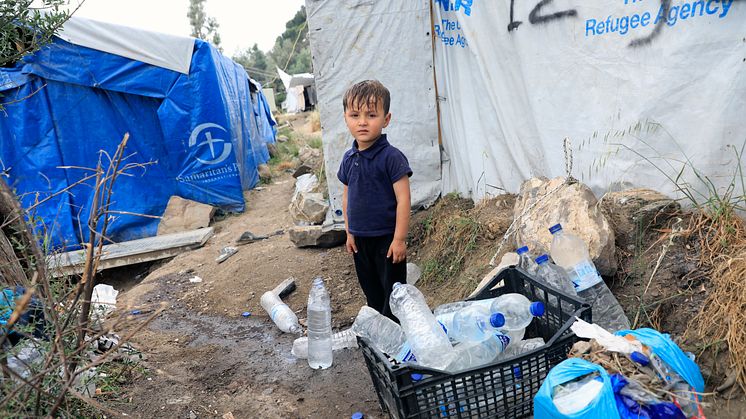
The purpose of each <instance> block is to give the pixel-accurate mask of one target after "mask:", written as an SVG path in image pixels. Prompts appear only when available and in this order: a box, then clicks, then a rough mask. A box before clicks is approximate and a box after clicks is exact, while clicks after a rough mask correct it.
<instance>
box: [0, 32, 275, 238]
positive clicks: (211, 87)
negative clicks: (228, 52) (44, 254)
mask: <svg viewBox="0 0 746 419" xmlns="http://www.w3.org/2000/svg"><path fill="white" fill-rule="evenodd" d="M0 93H1V94H2V97H1V98H0V101H1V102H0V103H3V104H5V110H4V114H2V115H0V160H1V163H2V170H3V174H4V175H6V176H8V177H9V179H8V183H9V184H10V185H11V186H12V187H14V188H15V189H16V191H17V193H18V194H19V196H20V198H21V202H22V205H23V206H24V207H29V206H30V205H32V204H33V202H34V201H35V200H36V199H37V198H38V199H44V198H46V197H49V196H51V195H52V194H54V193H56V192H59V191H61V190H63V189H64V188H66V187H69V186H71V185H73V184H75V183H76V182H77V181H79V180H80V179H82V178H83V176H84V175H85V174H86V173H87V172H86V171H84V170H80V169H74V168H70V167H73V166H75V167H88V168H92V167H95V165H96V162H97V161H98V159H99V151H100V150H103V151H106V152H108V153H109V154H113V152H114V150H115V149H116V146H117V145H118V144H119V142H120V141H121V139H122V137H123V135H124V134H125V133H126V132H129V133H130V140H129V143H128V146H127V150H126V151H127V152H126V154H131V156H130V157H129V158H128V159H127V162H128V163H138V162H139V163H147V162H155V163H156V164H153V165H150V166H147V167H146V168H144V169H135V170H132V171H131V174H132V175H133V176H122V177H120V178H119V179H118V180H117V182H116V184H115V186H114V196H113V205H112V209H113V210H119V211H127V212H129V213H139V214H148V215H157V216H159V215H161V214H162V213H163V211H164V210H165V207H166V204H167V202H168V199H169V197H171V196H172V195H178V196H181V197H183V198H186V199H191V200H195V201H199V202H203V203H207V204H211V205H215V206H218V207H221V208H223V209H225V210H229V211H243V209H244V198H243V189H248V188H251V187H253V186H254V185H256V183H257V182H258V174H257V171H256V166H257V164H260V163H264V162H266V161H267V160H268V159H269V155H268V153H267V149H266V142H271V141H274V131H273V129H272V126H271V123H270V122H268V121H262V120H263V119H266V118H267V112H265V111H264V108H265V106H264V105H262V107H261V108H259V107H257V106H255V104H253V103H252V100H251V93H250V90H249V81H248V77H247V74H246V72H245V71H244V69H243V68H242V67H240V66H239V65H237V64H236V63H234V62H233V61H231V60H230V59H228V58H226V57H224V56H222V55H221V54H220V53H219V52H218V51H217V50H216V49H215V48H214V47H212V46H211V45H210V44H208V43H206V42H203V41H200V40H196V41H194V44H193V54H192V58H191V64H190V73H189V74H188V75H186V74H181V73H179V72H176V71H172V70H168V69H165V68H162V67H157V66H153V65H150V64H146V63H143V62H140V61H134V60H131V59H129V58H125V57H121V56H118V55H114V54H108V53H104V52H101V51H97V50H94V49H90V48H87V47H82V46H77V45H73V44H70V43H68V42H66V41H63V40H61V39H58V38H57V39H55V40H54V42H53V43H52V44H51V45H49V46H47V47H45V48H44V49H42V50H41V51H38V52H37V53H36V54H34V55H31V56H29V57H27V58H26V59H24V60H23V61H21V62H19V63H17V64H16V65H15V67H13V68H9V69H0ZM256 95H259V96H261V89H259V91H258V93H256ZM256 105H259V103H257V104H256ZM262 124H264V125H262ZM266 125H269V127H267V126H266ZM104 160H105V159H104ZM65 167H68V168H65ZM91 184H92V181H89V182H87V184H85V185H78V186H74V187H72V189H70V190H69V191H68V192H67V193H62V194H59V195H57V196H54V197H52V198H51V199H49V200H48V201H46V202H44V203H43V204H41V205H40V206H38V207H37V208H36V209H35V214H34V215H35V218H34V220H33V221H34V224H35V225H36V227H37V228H38V229H40V230H42V229H43V231H42V232H46V233H47V236H48V239H49V240H50V244H51V245H52V246H53V247H55V248H59V247H69V248H71V247H75V246H77V245H79V243H81V242H82V241H87V240H88V232H87V229H86V228H85V222H86V220H87V218H88V211H89V209H90V203H91V200H92V189H91ZM37 193H38V196H37ZM157 225H158V219H153V218H144V217H138V216H132V215H123V214H117V215H114V216H113V217H112V222H111V223H110V225H109V230H108V236H109V237H110V238H111V239H113V240H114V241H123V240H131V239H136V238H141V237H146V236H151V235H155V234H156V229H157Z"/></svg>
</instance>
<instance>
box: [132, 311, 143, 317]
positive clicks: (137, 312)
mask: <svg viewBox="0 0 746 419" xmlns="http://www.w3.org/2000/svg"><path fill="white" fill-rule="evenodd" d="M140 313H142V311H140V310H132V311H131V312H130V314H132V315H133V316H137V315H138V314H140Z"/></svg>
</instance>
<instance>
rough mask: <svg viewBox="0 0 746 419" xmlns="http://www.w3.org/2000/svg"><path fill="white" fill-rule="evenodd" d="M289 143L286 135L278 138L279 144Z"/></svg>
mask: <svg viewBox="0 0 746 419" xmlns="http://www.w3.org/2000/svg"><path fill="white" fill-rule="evenodd" d="M287 141H288V137H287V136H285V135H278V136H277V142H278V143H285V142H287Z"/></svg>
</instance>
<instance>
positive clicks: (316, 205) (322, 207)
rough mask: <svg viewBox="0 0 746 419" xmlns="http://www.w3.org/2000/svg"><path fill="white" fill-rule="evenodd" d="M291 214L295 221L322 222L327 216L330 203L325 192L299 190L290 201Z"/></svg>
mask: <svg viewBox="0 0 746 419" xmlns="http://www.w3.org/2000/svg"><path fill="white" fill-rule="evenodd" d="M288 209H289V210H290V215H291V216H292V217H293V219H294V220H295V221H302V222H306V223H311V224H321V223H323V222H324V218H326V211H327V210H328V209H329V203H328V202H327V200H326V199H324V194H321V193H318V192H299V193H298V194H297V195H295V197H294V198H293V200H292V201H290V207H289V208H288Z"/></svg>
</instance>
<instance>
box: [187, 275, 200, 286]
mask: <svg viewBox="0 0 746 419" xmlns="http://www.w3.org/2000/svg"><path fill="white" fill-rule="evenodd" d="M189 282H191V283H192V284H199V283H200V282H202V278H200V277H198V276H196V275H195V276H193V277H191V278H189Z"/></svg>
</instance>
